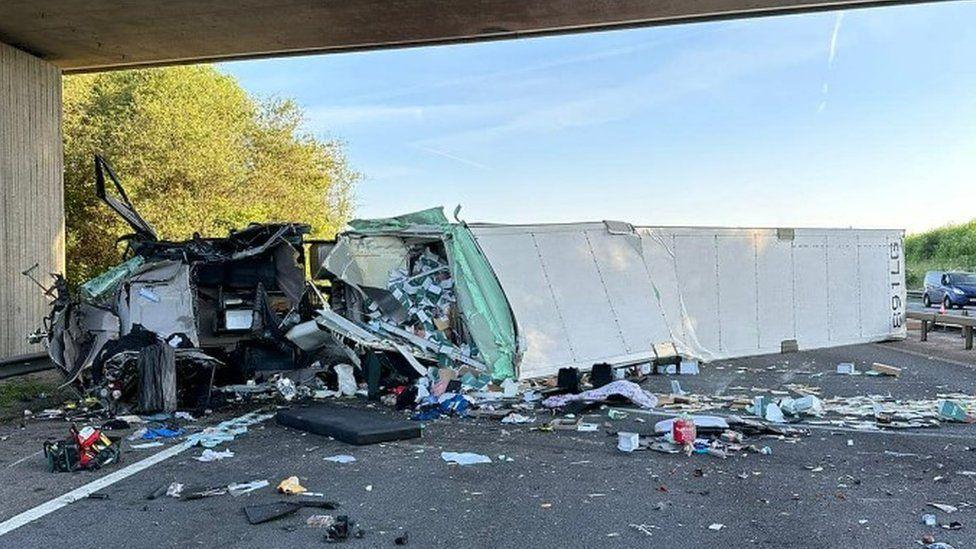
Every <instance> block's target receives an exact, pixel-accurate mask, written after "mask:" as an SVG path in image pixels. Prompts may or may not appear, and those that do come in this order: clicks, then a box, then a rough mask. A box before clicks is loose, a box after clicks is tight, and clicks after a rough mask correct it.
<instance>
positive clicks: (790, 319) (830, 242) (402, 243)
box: [324, 209, 906, 379]
mask: <svg viewBox="0 0 976 549" xmlns="http://www.w3.org/2000/svg"><path fill="white" fill-rule="evenodd" d="M352 227H353V229H352V230H351V231H348V232H346V233H343V234H342V235H340V237H339V239H338V242H337V244H336V247H335V248H334V249H333V250H332V252H331V253H330V254H329V255H328V257H327V258H326V260H325V262H324V267H325V270H327V271H329V272H330V274H331V276H332V277H333V278H334V280H336V281H341V282H344V283H346V284H347V285H349V286H352V287H354V288H355V291H348V292H346V293H345V297H344V298H343V299H340V300H339V301H341V302H342V304H341V305H340V306H339V308H338V309H339V310H340V312H341V314H342V315H343V316H345V317H347V318H348V319H350V320H353V321H354V322H357V323H358V324H360V325H361V326H364V327H371V328H374V330H373V331H374V333H377V334H379V335H380V336H382V335H383V334H384V333H386V334H388V335H390V336H405V337H413V338H414V339H415V340H416V339H418V337H419V338H421V339H424V338H425V339H431V340H432V341H433V340H443V341H444V342H445V343H447V344H448V347H450V348H454V349H457V348H459V346H460V347H463V348H464V349H466V350H467V349H471V353H468V352H467V351H465V353H464V354H465V356H466V357H468V358H469V359H470V360H469V362H470V363H471V364H483V365H484V367H485V368H486V369H487V373H489V374H491V377H493V378H495V379H499V378H502V377H509V376H511V375H512V374H514V375H515V376H517V377H518V378H520V379H529V378H536V377H541V376H549V375H553V374H555V373H556V372H557V371H558V370H559V368H564V367H576V368H579V369H581V370H588V369H589V368H590V367H591V366H592V365H593V364H596V363H610V364H611V365H619V366H623V365H628V364H640V363H644V362H648V361H651V360H653V359H654V358H655V351H654V346H655V345H658V344H660V343H662V342H672V343H674V346H675V347H676V348H677V350H678V352H679V353H680V354H681V355H683V356H686V357H690V358H697V359H701V360H704V361H710V360H716V359H724V358H733V357H740V356H749V355H757V354H767V353H778V352H788V351H793V350H803V349H815V348H822V347H831V346H839V345H848V344H854V343H864V342H872V341H883V340H890V339H898V338H904V337H905V335H906V329H905V321H904V318H905V275H904V257H903V253H902V251H903V233H902V231H900V230H861V229H743V228H704V227H635V226H632V225H630V224H628V223H622V222H612V221H605V222H594V223H566V224H543V225H496V224H483V223H470V224H458V223H448V221H447V219H446V218H445V217H444V216H443V213H441V211H440V209H433V210H426V211H424V212H418V213H416V214H408V215H406V216H401V217H398V218H391V219H385V220H367V221H359V222H354V223H353V225H352ZM432 245H433V246H432ZM417 246H421V247H423V249H424V252H423V253H424V254H431V253H433V254H436V255H440V256H441V257H442V258H443V260H444V261H445V263H446V265H447V267H440V270H441V271H443V272H444V273H445V274H444V275H443V276H441V277H440V280H441V284H444V283H445V282H449V284H450V287H451V289H452V290H453V291H454V292H455V293H456V295H457V298H456V302H451V303H449V304H447V305H446V308H445V309H443V310H445V311H450V314H448V313H445V314H444V316H445V318H443V319H442V320H441V322H440V323H438V322H436V320H437V319H430V322H427V321H426V316H429V309H422V308H421V309H418V308H417V307H416V305H417V303H418V302H417V301H416V300H415V299H414V300H413V301H410V300H405V299H400V297H409V296H403V295H402V294H403V292H402V291H401V290H402V288H403V287H402V286H397V287H396V288H394V287H393V285H392V283H391V284H387V281H391V280H392V279H396V280H397V281H398V284H399V283H401V282H402V281H404V280H408V281H409V280H412V279H413V278H414V277H413V276H412V273H413V272H418V271H411V270H410V267H409V265H408V263H410V262H411V261H412V260H411V259H410V258H411V256H414V257H417V256H418V254H419V252H418V251H417V249H416V247H417ZM411 250H414V251H413V252H411ZM435 271H436V270H432V271H431V272H435ZM395 273H399V274H395ZM423 274H424V273H421V275H423ZM448 274H449V275H450V278H451V279H450V280H449V281H447V278H448ZM418 276H419V275H418ZM391 277H392V279H391ZM424 284H425V288H426V287H429V286H433V285H437V280H436V279H435V280H434V281H433V282H432V281H430V280H426V279H425V282H424ZM408 287H409V286H408ZM391 289H392V290H393V294H394V296H393V297H394V299H387V300H386V301H388V302H393V303H397V302H400V304H398V305H394V309H396V308H401V306H402V307H403V308H406V309H409V313H407V312H404V311H400V312H399V313H396V311H393V310H391V309H390V308H389V307H388V306H384V305H383V303H382V302H383V301H384V300H383V297H382V295H379V294H382V293H385V292H389V291H390V290H391ZM432 289H433V288H432ZM415 291H416V290H415ZM420 291H421V293H423V292H424V291H425V290H423V289H421V290H420ZM440 291H441V290H440V289H439V288H437V292H438V295H439V293H440ZM377 292H379V294H378V293H377ZM339 293H342V292H339ZM357 296H361V297H357ZM424 299H426V298H424ZM334 301H335V300H334ZM350 301H351V303H350ZM424 302H425V303H428V304H429V303H430V302H429V301H424ZM441 305H444V303H441ZM425 310H426V311H427V313H425ZM437 310H441V309H437ZM415 313H416V314H419V315H420V320H417V317H415V316H412V315H414V314H415ZM389 315H394V316H399V318H400V320H403V318H405V317H409V318H412V319H413V321H412V322H413V325H411V326H410V327H408V329H407V331H408V332H409V334H408V333H404V332H402V333H399V334H398V333H395V331H394V330H395V328H394V327H392V326H390V324H391V323H390V322H388V320H389V319H388V318H387V317H388V316H389ZM435 325H437V328H436V330H435V328H434V326H435ZM432 333H433V334H434V335H436V336H437V337H435V338H431V337H430V336H431V334H432ZM442 334H448V335H447V336H442ZM448 337H450V338H451V339H453V341H447V339H448ZM421 343H422V342H421ZM432 350H433V351H434V352H435V353H436V349H432ZM455 355H457V353H456V352H455ZM461 358H464V357H461Z"/></svg>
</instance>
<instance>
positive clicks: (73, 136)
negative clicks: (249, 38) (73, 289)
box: [63, 66, 359, 283]
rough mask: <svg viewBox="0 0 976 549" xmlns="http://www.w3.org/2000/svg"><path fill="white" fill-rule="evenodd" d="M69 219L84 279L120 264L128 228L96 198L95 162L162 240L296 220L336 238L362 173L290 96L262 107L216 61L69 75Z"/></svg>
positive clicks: (70, 255)
mask: <svg viewBox="0 0 976 549" xmlns="http://www.w3.org/2000/svg"><path fill="white" fill-rule="evenodd" d="M63 91H64V122H63V124H64V161H65V166H64V169H65V176H64V183H65V213H66V219H67V234H66V245H67V250H66V253H67V260H68V274H69V278H70V280H72V281H73V282H74V283H78V282H81V281H84V280H86V279H88V278H90V277H92V276H95V275H97V274H98V273H100V272H101V271H103V270H104V269H106V268H107V267H109V266H111V265H114V264H116V263H118V261H119V259H120V254H121V246H117V245H116V239H117V238H118V237H119V236H121V235H123V234H127V233H129V232H131V231H130V229H129V227H128V226H127V225H125V224H124V223H123V222H122V221H121V220H120V219H119V218H118V217H117V216H116V215H115V213H114V212H112V211H111V210H110V209H109V208H108V207H107V206H105V205H104V204H103V203H102V202H101V201H99V200H98V199H97V198H96V197H95V193H94V167H93V155H94V154H95V153H99V154H101V155H102V156H103V157H105V159H106V160H108V161H109V163H110V164H112V166H113V168H114V169H115V172H116V174H118V176H119V179H120V180H121V181H122V184H123V186H124V187H125V190H126V193H127V194H128V196H129V199H130V200H131V201H132V203H133V204H134V205H135V206H136V209H137V210H138V211H139V213H140V214H141V215H142V216H143V217H144V218H145V219H146V220H147V221H148V222H149V223H150V224H151V225H152V226H153V227H154V228H155V229H156V231H157V233H158V234H159V236H160V238H163V239H167V240H183V239H186V238H188V237H190V235H192V234H193V233H194V232H199V233H200V234H201V235H203V236H225V235H226V234H227V231H228V230H230V229H235V228H243V227H244V226H246V225H247V224H248V223H250V222H252V221H253V222H270V221H298V222H304V223H309V224H311V225H312V229H313V231H314V234H315V235H317V236H330V235H333V234H335V232H336V231H337V230H338V229H339V228H340V227H341V226H342V225H343V224H344V223H345V222H346V221H347V220H348V218H349V215H350V213H351V210H352V199H353V188H354V185H355V183H356V182H357V180H358V178H359V176H358V174H356V173H354V172H353V171H352V170H350V168H349V165H348V163H347V162H346V159H345V156H344V154H343V150H342V147H341V144H340V143H338V142H334V141H331V142H323V141H320V140H318V139H315V138H314V137H313V136H311V135H310V134H308V133H306V132H305V131H304V130H303V129H302V122H303V118H304V114H303V112H302V111H301V109H300V108H299V107H298V106H297V105H296V104H295V103H294V102H292V101H288V100H257V99H255V98H253V97H251V96H250V95H248V94H247V92H245V91H244V90H243V89H242V88H241V87H240V85H239V84H238V83H237V81H236V80H235V79H234V78H233V77H231V76H228V75H225V74H222V73H220V72H219V71H217V70H216V69H214V68H213V67H210V66H192V67H172V68H164V69H146V70H134V71H124V72H108V73H101V74H94V75H78V76H68V77H65V79H64V89H63Z"/></svg>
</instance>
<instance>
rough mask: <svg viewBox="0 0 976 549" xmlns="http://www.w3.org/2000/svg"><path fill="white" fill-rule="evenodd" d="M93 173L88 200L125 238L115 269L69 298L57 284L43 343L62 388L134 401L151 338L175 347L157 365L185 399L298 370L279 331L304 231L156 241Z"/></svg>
mask: <svg viewBox="0 0 976 549" xmlns="http://www.w3.org/2000/svg"><path fill="white" fill-rule="evenodd" d="M95 174H96V177H95V179H96V194H97V195H98V197H99V198H101V199H102V200H103V201H104V202H105V203H106V205H108V206H109V207H110V208H112V209H113V210H115V211H116V212H117V213H118V214H119V215H120V216H121V217H122V218H123V219H124V220H125V221H126V222H127V223H128V224H129V226H130V227H132V229H133V233H132V234H129V235H126V236H124V237H122V238H121V239H120V241H124V242H126V243H127V249H126V252H125V254H124V259H125V260H124V261H123V262H122V263H120V264H119V265H117V266H115V267H112V268H111V269H109V270H107V271H106V272H104V273H102V274H101V275H99V276H97V277H95V278H93V279H91V280H89V281H87V282H85V283H84V284H82V285H81V286H80V287H79V288H78V290H77V291H76V292H71V293H69V290H68V288H67V285H66V284H60V285H59V286H58V290H59V291H58V297H57V299H55V301H54V304H53V307H52V312H51V314H50V316H49V318H48V320H47V326H46V327H45V328H46V330H47V347H48V352H49V354H50V355H51V358H52V360H53V361H54V363H55V364H56V365H57V366H58V367H59V368H60V369H61V370H62V372H63V373H64V375H65V377H66V379H67V381H68V382H69V383H73V384H75V385H76V386H78V387H79V388H81V389H82V390H83V391H84V392H86V393H88V394H90V395H92V396H97V397H100V398H102V399H103V400H104V401H106V402H107V403H108V404H113V405H114V404H117V403H122V402H132V401H134V400H136V398H137V393H138V392H139V385H140V383H139V378H140V372H139V365H138V363H139V357H140V352H141V350H142V349H144V348H146V347H147V346H149V345H150V344H151V343H153V342H156V341H165V342H167V343H168V344H169V345H170V346H172V347H174V348H175V349H176V353H174V357H173V360H175V365H169V366H165V365H164V366H163V367H166V368H172V369H175V370H176V371H177V374H178V375H177V380H178V384H179V385H181V386H185V388H187V389H192V390H187V391H183V388H184V387H181V388H180V391H179V392H180V394H181V395H182V396H185V397H188V398H189V397H190V396H196V397H200V398H204V400H205V397H206V396H208V395H209V388H210V385H211V384H212V382H213V380H214V379H215V378H217V379H222V378H226V379H228V380H240V379H243V378H244V377H245V376H248V375H251V374H253V373H254V372H258V371H268V370H290V369H294V368H296V365H297V364H298V362H299V361H297V360H296V358H297V356H298V355H299V354H300V350H299V349H298V348H297V347H295V346H294V345H292V344H290V343H289V342H288V341H287V340H286V339H285V338H284V337H283V332H282V326H283V325H284V324H286V321H288V320H289V319H290V317H289V315H292V314H293V313H294V311H295V310H296V308H297V307H298V304H299V302H300V300H301V299H302V296H303V292H304V287H305V266H304V264H305V256H304V237H305V235H307V234H308V233H309V232H310V227H309V226H308V225H306V224H302V223H269V224H251V225H249V226H247V227H245V228H243V229H241V230H236V231H231V232H230V233H229V234H228V235H227V236H226V237H219V238H204V237H200V236H199V235H194V236H193V237H192V238H191V239H189V240H185V241H179V242H171V241H166V240H161V239H159V237H158V235H157V233H156V231H155V230H154V229H153V227H152V226H151V225H150V224H149V223H148V222H147V221H146V220H145V219H143V218H142V216H141V215H139V213H138V212H137V211H136V209H135V207H134V205H133V204H132V202H131V201H130V200H129V198H128V196H127V195H126V193H125V189H124V188H123V186H122V184H121V182H120V181H119V179H118V177H117V176H116V175H115V173H114V171H113V170H112V168H111V167H110V166H109V164H108V163H107V162H106V161H105V160H104V159H103V158H101V157H97V156H96V158H95ZM110 191H112V192H110ZM113 195H114V196H113ZM291 321H296V320H295V319H291ZM201 383H202V385H203V387H204V388H205V390H200V386H201ZM191 393H192V395H191ZM197 404H201V401H196V402H191V401H189V400H187V401H185V402H181V405H184V406H188V407H195V405H197ZM143 411H150V410H143Z"/></svg>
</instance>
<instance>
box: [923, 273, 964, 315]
mask: <svg viewBox="0 0 976 549" xmlns="http://www.w3.org/2000/svg"><path fill="white" fill-rule="evenodd" d="M922 303H923V304H924V305H925V306H926V307H931V306H932V304H933V303H941V304H943V305H945V308H946V309H949V308H952V307H953V306H955V307H959V308H960V309H962V308H964V307H965V306H966V305H976V274H973V273H947V272H945V271H929V272H927V273H925V290H924V291H923V292H922Z"/></svg>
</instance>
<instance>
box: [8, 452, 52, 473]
mask: <svg viewBox="0 0 976 549" xmlns="http://www.w3.org/2000/svg"><path fill="white" fill-rule="evenodd" d="M42 453H44V450H38V451H36V452H34V453H33V454H31V455H29V456H24V457H22V458H20V459H18V460H17V461H15V462H13V463H11V464H10V465H7V469H10V468H11V467H13V466H14V465H19V464H21V463H23V462H25V461H27V460H29V459H30V458H32V457H34V456H36V455H37V454H42Z"/></svg>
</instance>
